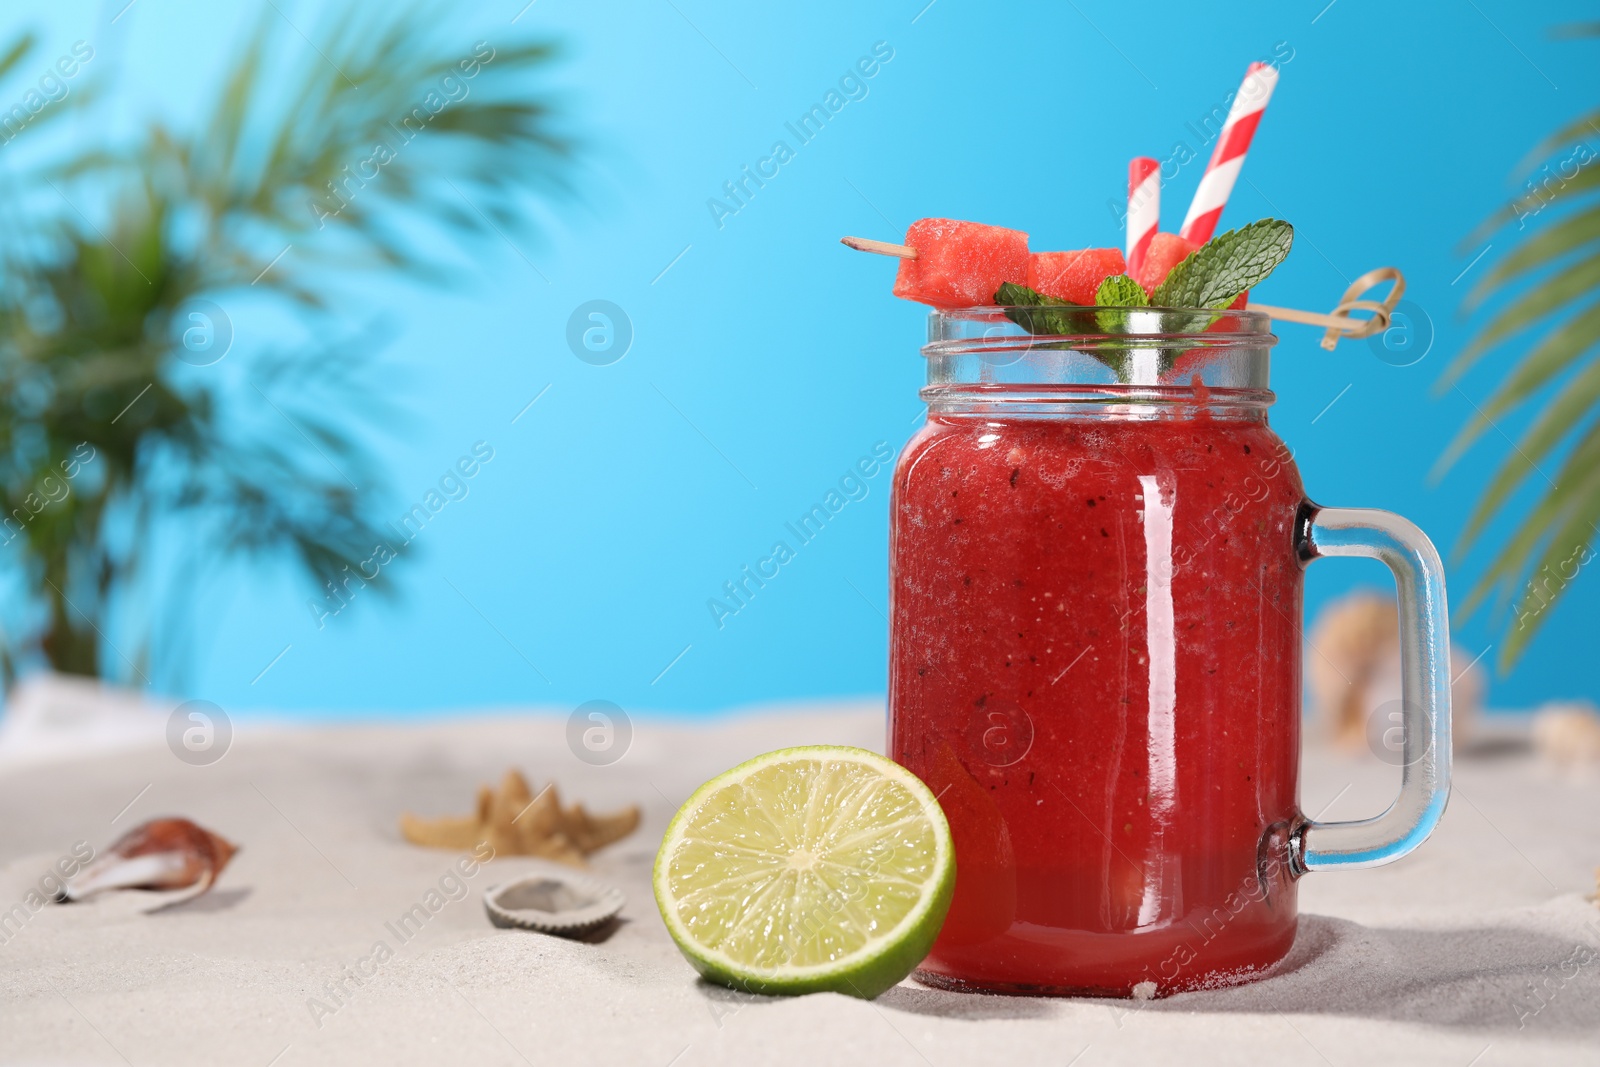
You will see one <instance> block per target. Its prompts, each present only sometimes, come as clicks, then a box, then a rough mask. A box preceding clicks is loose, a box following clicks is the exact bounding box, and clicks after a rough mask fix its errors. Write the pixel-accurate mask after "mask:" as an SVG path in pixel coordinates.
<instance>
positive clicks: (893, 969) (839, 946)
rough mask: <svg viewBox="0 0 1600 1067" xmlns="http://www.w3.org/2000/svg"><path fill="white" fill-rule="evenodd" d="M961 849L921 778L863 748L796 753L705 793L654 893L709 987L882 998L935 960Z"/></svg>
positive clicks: (659, 870)
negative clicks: (933, 950) (927, 959)
mask: <svg viewBox="0 0 1600 1067" xmlns="http://www.w3.org/2000/svg"><path fill="white" fill-rule="evenodd" d="M954 885H955V852H954V849H953V848H952V846H951V843H950V828H949V826H948V825H947V824H946V823H945V819H944V814H943V812H941V811H940V810H939V803H938V801H937V800H936V799H935V798H934V796H933V794H932V793H930V792H929V791H928V788H927V786H925V785H923V784H922V782H921V781H920V780H919V779H918V778H917V777H916V776H915V775H913V774H912V773H911V772H910V771H907V770H906V769H905V768H903V767H901V766H899V765H898V764H896V763H894V762H892V761H890V760H887V759H885V758H884V757H882V756H879V755H877V754H875V753H872V752H868V751H866V750H865V749H859V748H844V747H834V746H814V747H808V748H788V749H782V750H780V751H777V752H769V753H768V754H767V755H765V756H758V757H756V758H755V759H753V760H750V761H749V762H748V763H743V764H740V765H739V766H737V767H735V768H734V769H733V770H731V771H728V772H726V773H724V774H721V775H718V776H717V777H716V778H713V779H712V780H711V781H709V782H707V783H706V784H705V785H703V786H701V787H700V788H699V789H698V790H696V791H695V793H694V795H693V796H691V797H690V798H689V800H688V802H687V803H685V804H684V805H683V807H682V808H680V809H679V811H678V814H677V815H676V816H675V817H674V818H673V820H672V824H671V825H670V826H669V827H668V828H667V834H666V837H665V838H664V839H663V840H662V842H661V851H660V852H658V853H657V854H656V865H655V893H656V903H657V904H658V905H659V906H660V908H661V916H662V918H663V919H665V920H666V924H667V930H668V931H669V932H670V933H671V934H672V938H673V940H674V941H676V942H677V944H678V948H679V949H681V950H682V951H683V954H684V955H685V956H686V957H688V959H689V962H690V963H691V964H693V965H694V967H695V969H696V970H698V971H699V972H700V973H701V974H703V975H705V976H706V978H708V979H710V980H712V981H716V982H721V983H723V984H724V985H729V986H732V987H733V988H735V989H744V990H748V991H750V992H755V993H810V992H816V991H821V990H832V991H834V992H838V993H847V994H850V995H853V996H859V997H875V996H877V995H878V994H879V993H881V992H883V991H884V990H885V989H888V988H889V987H890V986H893V985H894V984H895V983H897V982H899V981H900V980H901V979H902V978H904V977H905V976H906V975H907V974H910V973H911V970H912V968H914V967H915V966H916V965H917V964H918V963H920V962H921V961H922V958H923V957H924V956H926V955H927V953H928V949H929V948H930V947H931V946H932V944H933V940H934V938H935V937H937V936H938V933H939V926H940V924H941V923H942V922H943V921H944V916H945V912H946V911H948V910H949V907H950V894H951V891H952V889H953V887H954Z"/></svg>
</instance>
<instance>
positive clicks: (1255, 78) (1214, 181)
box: [1178, 63, 1278, 244]
mask: <svg viewBox="0 0 1600 1067" xmlns="http://www.w3.org/2000/svg"><path fill="white" fill-rule="evenodd" d="M1277 84H1278V68H1277V67H1274V66H1271V65H1270V64H1267V63H1252V64H1250V69H1249V70H1248V71H1246V72H1245V76H1244V82H1243V83H1242V84H1241V85H1240V86H1239V93H1238V95H1237V96H1235V97H1234V98H1233V106H1232V107H1231V108H1229V109H1228V117H1227V119H1226V120H1225V121H1224V122H1223V124H1222V132H1221V133H1220V134H1218V135H1217V147H1216V148H1215V150H1213V151H1212V153H1211V162H1209V163H1207V164H1206V172H1205V174H1203V175H1201V177H1200V188H1198V189H1196V190H1195V193H1194V201H1193V202H1192V203H1191V204H1190V205H1189V214H1188V215H1186V216H1185V217H1184V220H1183V229H1181V230H1180V231H1178V232H1179V233H1180V234H1181V235H1182V236H1184V237H1187V238H1188V239H1189V240H1191V241H1193V242H1194V243H1195V244H1205V243H1206V242H1207V241H1209V240H1211V235H1212V234H1213V233H1215V232H1216V229H1217V219H1218V218H1220V217H1221V216H1222V209H1223V207H1224V206H1225V205H1226V204H1227V203H1228V194H1229V193H1231V192H1233V183H1234V182H1235V181H1237V180H1238V179H1239V168H1240V167H1242V166H1244V156H1245V153H1246V152H1248V151H1249V150H1250V139H1251V138H1252V137H1254V136H1255V135H1256V127H1257V126H1258V125H1260V123H1261V113H1262V112H1263V111H1265V110H1266V107H1267V101H1268V100H1271V99H1272V90H1273V89H1274V88H1275V87H1276V86H1277Z"/></svg>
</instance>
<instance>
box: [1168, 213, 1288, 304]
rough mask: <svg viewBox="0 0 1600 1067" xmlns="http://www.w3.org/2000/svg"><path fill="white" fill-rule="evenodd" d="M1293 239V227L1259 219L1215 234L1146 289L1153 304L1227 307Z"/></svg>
mask: <svg viewBox="0 0 1600 1067" xmlns="http://www.w3.org/2000/svg"><path fill="white" fill-rule="evenodd" d="M1293 244H1294V227H1293V226H1291V225H1289V224H1288V223H1287V222H1284V221H1282V220H1281V219H1262V220H1261V221H1260V222H1252V223H1251V224H1250V225H1248V226H1241V227H1240V228H1239V229H1237V230H1229V231H1228V232H1227V233H1224V234H1221V235H1219V236H1217V237H1213V238H1212V239H1211V240H1209V241H1207V242H1206V243H1205V244H1204V245H1203V246H1202V247H1201V248H1199V249H1197V250H1196V251H1194V252H1192V253H1190V254H1189V256H1188V258H1186V259H1185V260H1184V261H1183V262H1182V263H1179V264H1178V265H1177V266H1176V267H1173V268H1172V270H1171V271H1170V272H1169V273H1168V274H1167V280H1166V281H1164V282H1162V283H1161V284H1160V285H1158V286H1156V291H1155V292H1153V293H1151V294H1150V303H1151V305H1153V306H1155V307H1170V308H1225V307H1227V306H1228V305H1229V304H1231V303H1233V302H1234V300H1235V299H1236V298H1237V297H1238V296H1239V294H1240V293H1242V292H1244V291H1245V290H1246V289H1251V288H1254V287H1255V286H1257V285H1260V284H1261V283H1262V282H1263V281H1265V280H1266V277H1267V275H1269V274H1271V273H1272V272H1273V271H1274V270H1276V269H1277V266H1278V264H1279V263H1282V262H1283V260H1284V257H1285V256H1287V255H1288V254H1289V248H1290V246H1291V245H1293Z"/></svg>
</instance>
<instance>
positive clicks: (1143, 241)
mask: <svg viewBox="0 0 1600 1067" xmlns="http://www.w3.org/2000/svg"><path fill="white" fill-rule="evenodd" d="M1160 228H1161V164H1160V163H1158V162H1156V161H1155V160H1153V159H1151V158H1150V157H1149V156H1135V157H1134V158H1133V159H1132V160H1131V161H1130V162H1129V163H1128V273H1129V274H1131V275H1134V276H1137V275H1138V273H1139V268H1140V267H1142V266H1144V254H1145V253H1146V252H1147V251H1149V249H1150V239H1151V238H1152V237H1154V236H1155V235H1156V231H1157V230H1158V229H1160Z"/></svg>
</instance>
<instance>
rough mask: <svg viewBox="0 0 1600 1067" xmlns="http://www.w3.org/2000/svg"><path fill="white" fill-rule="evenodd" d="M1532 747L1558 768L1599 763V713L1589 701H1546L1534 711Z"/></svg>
mask: <svg viewBox="0 0 1600 1067" xmlns="http://www.w3.org/2000/svg"><path fill="white" fill-rule="evenodd" d="M1533 747H1534V750H1535V751H1536V752H1538V753H1539V755H1540V756H1542V757H1543V758H1544V759H1545V761H1546V762H1548V763H1550V764H1552V765H1554V766H1555V767H1557V768H1559V769H1564V770H1577V769H1579V768H1582V767H1586V766H1600V712H1597V711H1596V709H1595V706H1594V705H1593V704H1591V703H1589V702H1588V701H1574V702H1571V703H1561V702H1556V703H1551V704H1545V705H1544V706H1543V707H1541V708H1539V710H1538V711H1536V712H1534V713H1533Z"/></svg>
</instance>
